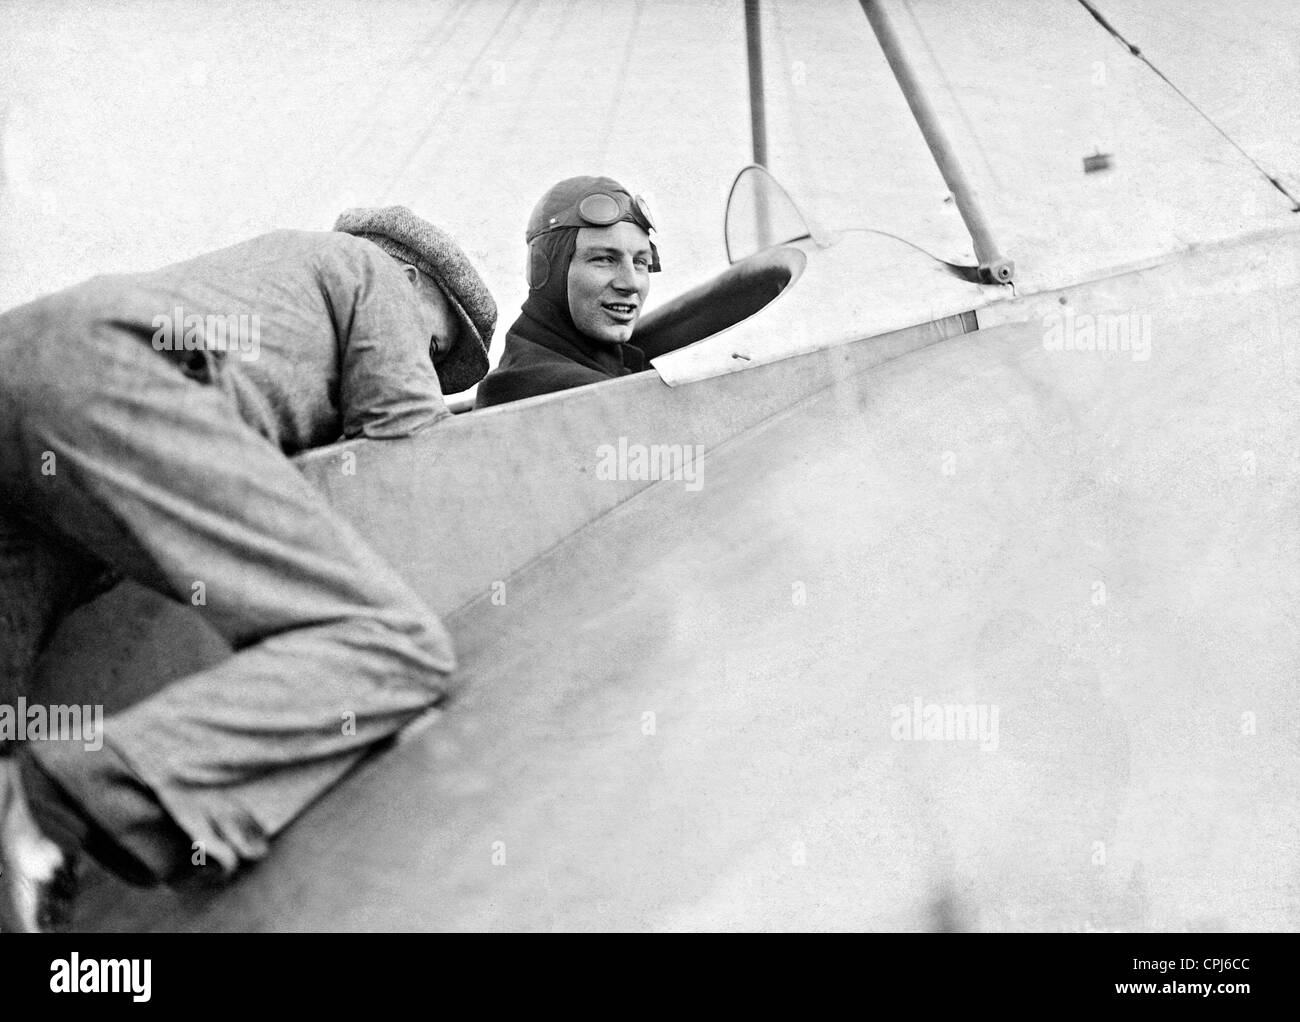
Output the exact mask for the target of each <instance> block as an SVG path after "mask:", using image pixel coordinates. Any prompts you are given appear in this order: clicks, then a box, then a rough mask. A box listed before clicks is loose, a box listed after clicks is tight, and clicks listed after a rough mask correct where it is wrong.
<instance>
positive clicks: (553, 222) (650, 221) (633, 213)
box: [526, 192, 659, 272]
mask: <svg viewBox="0 0 1300 1022" xmlns="http://www.w3.org/2000/svg"><path fill="white" fill-rule="evenodd" d="M620 220H630V221H631V222H632V223H634V224H636V225H637V226H638V227H640V228H642V229H643V230H644V231H645V232H646V233H647V234H649V233H650V232H651V231H653V230H656V227H655V222H654V218H653V217H652V216H651V215H650V207H649V206H648V205H647V204H646V201H645V199H643V198H641V196H639V195H635V196H632V195H628V194H627V193H626V192H592V193H591V194H590V195H585V196H583V197H582V198H581V199H580V200H579V201H578V202H576V203H575V204H574V205H572V206H570V207H569V208H568V209H566V210H562V211H561V212H559V213H557V214H555V216H552V217H548V218H547V221H546V226H545V227H543V228H542V229H541V230H539V231H534V232H533V233H532V234H530V235H529V236H528V238H527V239H526V240H527V241H529V242H531V241H532V240H533V239H534V238H537V237H540V236H541V235H543V234H549V233H550V232H551V231H558V230H562V229H563V228H566V227H608V226H609V225H610V224H616V223H618V222H619V221H620ZM650 248H651V250H652V252H653V254H654V263H653V265H652V266H651V267H650V269H651V271H652V272H653V271H655V270H658V269H659V253H658V251H657V250H656V249H655V245H654V243H653V242H652V243H651V245H650Z"/></svg>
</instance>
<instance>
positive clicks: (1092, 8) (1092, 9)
mask: <svg viewBox="0 0 1300 1022" xmlns="http://www.w3.org/2000/svg"><path fill="white" fill-rule="evenodd" d="M1079 3H1080V5H1082V7H1083V9H1084V10H1086V11H1087V12H1088V13H1089V14H1091V15H1092V16H1093V18H1094V19H1095V20H1096V22H1097V24H1098V25H1100V26H1101V27H1102V28H1104V29H1105V30H1106V31H1107V32H1109V33H1110V34H1111V35H1112V36H1114V37H1115V40H1116V41H1117V42H1118V43H1119V44H1120V45H1121V46H1123V47H1124V48H1125V49H1126V50H1128V51H1129V53H1131V54H1133V56H1135V57H1137V59H1138V60H1140V61H1142V63H1144V64H1145V65H1146V66H1147V67H1149V68H1150V69H1151V70H1152V71H1154V72H1155V73H1156V75H1157V77H1159V78H1160V80H1161V81H1162V82H1164V83H1165V84H1166V85H1168V86H1169V87H1170V88H1171V89H1173V90H1174V92H1176V93H1178V95H1179V96H1180V97H1181V98H1182V100H1183V102H1185V103H1186V104H1187V105H1188V106H1190V107H1191V108H1192V109H1193V110H1195V111H1196V112H1197V113H1198V114H1200V115H1201V116H1202V117H1203V118H1205V120H1206V121H1207V122H1208V123H1209V125H1210V127H1212V128H1213V129H1214V130H1215V131H1217V132H1218V133H1219V134H1220V135H1222V136H1223V137H1224V139H1226V140H1227V142H1228V144H1229V145H1231V146H1232V147H1233V148H1234V149H1236V150H1237V152H1239V153H1241V155H1242V156H1244V157H1246V159H1247V160H1249V161H1250V163H1251V165H1252V166H1253V167H1254V168H1255V169H1256V170H1258V171H1259V172H1260V173H1261V174H1263V175H1264V180H1266V181H1267V182H1268V183H1269V184H1271V185H1272V186H1273V187H1274V188H1276V189H1277V190H1278V191H1279V192H1281V193H1282V194H1283V195H1285V196H1286V197H1287V200H1288V201H1289V202H1290V203H1291V205H1292V210H1291V211H1292V212H1293V213H1300V200H1297V199H1296V197H1295V196H1294V195H1292V194H1291V193H1290V192H1289V191H1287V188H1286V186H1285V185H1284V184H1282V182H1281V181H1279V180H1278V179H1277V178H1276V177H1275V176H1274V175H1272V174H1270V173H1269V172H1268V170H1267V169H1266V168H1265V167H1264V165H1263V164H1261V163H1260V162H1259V161H1258V160H1257V159H1255V157H1253V156H1251V155H1250V153H1248V152H1246V150H1245V149H1243V148H1242V147H1241V146H1240V145H1239V144H1238V143H1237V140H1236V139H1235V138H1233V137H1232V136H1231V135H1229V134H1228V133H1227V132H1226V131H1224V130H1223V128H1221V127H1220V126H1219V125H1218V123H1217V122H1216V121H1215V120H1214V118H1213V117H1211V116H1210V115H1209V114H1207V113H1206V112H1205V111H1204V110H1202V109H1201V108H1200V107H1199V106H1197V105H1196V103H1195V102H1193V101H1192V99H1191V97H1190V96H1188V95H1187V93H1185V92H1183V90H1182V89H1180V88H1179V87H1178V86H1177V85H1175V84H1174V83H1173V82H1171V81H1170V80H1169V77H1168V75H1166V74H1165V73H1164V72H1163V71H1161V70H1160V68H1158V67H1156V66H1155V64H1153V63H1151V61H1150V59H1149V58H1148V57H1147V55H1146V54H1145V53H1143V52H1142V51H1141V50H1140V49H1139V48H1138V47H1137V46H1135V45H1134V44H1133V43H1131V42H1129V41H1128V39H1126V38H1125V37H1124V36H1123V34H1121V33H1120V31H1119V29H1117V28H1115V26H1114V25H1112V24H1111V23H1110V22H1109V21H1107V20H1106V17H1105V15H1103V14H1102V13H1101V11H1099V10H1097V7H1096V5H1095V4H1093V3H1092V2H1091V0H1079Z"/></svg>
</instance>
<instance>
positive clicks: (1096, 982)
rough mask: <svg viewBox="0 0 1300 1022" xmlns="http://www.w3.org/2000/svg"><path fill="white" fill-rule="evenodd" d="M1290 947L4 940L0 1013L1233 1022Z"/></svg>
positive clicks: (456, 938)
mask: <svg viewBox="0 0 1300 1022" xmlns="http://www.w3.org/2000/svg"><path fill="white" fill-rule="evenodd" d="M706 941H707V946H705V942H706ZM1296 951H1297V940H1296V938H1295V935H1292V934H1278V935H1267V934H1181V933H1180V934H1064V935H1050V934H1048V935H1034V934H1010V935H943V934H930V935H902V934H869V935H847V936H840V937H831V936H826V937H822V938H821V939H816V940H810V939H790V938H788V937H785V938H782V937H776V938H773V939H768V940H759V939H754V938H752V937H750V938H746V937H743V936H742V937H739V938H737V939H734V940H731V941H723V940H718V939H711V938H710V937H707V936H704V937H701V936H695V937H685V938H683V939H681V940H677V941H672V940H658V941H651V940H646V939H641V940H623V941H620V940H616V939H610V938H608V937H606V938H603V939H601V940H600V941H599V942H597V941H584V940H582V938H581V937H577V936H570V937H568V938H567V939H563V938H561V939H558V940H551V941H539V940H532V941H529V942H528V943H527V945H523V944H520V943H517V942H516V943H513V944H509V945H507V944H505V943H504V942H502V941H500V940H490V938H488V937H485V936H474V935H434V934H405V935H401V934H358V935H341V934H339V935H330V934H302V935H234V936H217V935H180V936H176V935H162V934H159V935H138V934H133V935H120V936H112V935H103V934H95V935H84V936H70V935H58V936H33V937H22V936H16V935H14V936H9V937H8V939H6V940H4V941H3V946H2V947H0V998H2V999H3V1002H4V1004H5V1007H6V1009H12V1008H15V1007H22V1006H29V1007H34V1008H47V1007H52V1006H56V1005H61V1006H63V1007H72V1008H80V1007H87V1008H95V1007H98V1006H100V1005H101V1004H107V1002H109V1001H112V1002H115V1003H116V1005H120V1006H121V1007H122V1008H124V1009H126V1010H129V1011H154V1010H162V1011H168V1012H170V1011H175V1010H177V1009H190V1008H202V1009H213V1010H217V1011H221V1010H223V1009H229V1010H247V1009H248V1008H249V1007H253V1006H255V1007H257V1008H258V1009H259V1010H261V1009H268V1008H269V1009H275V1008H277V1007H284V1008H286V1009H291V1010H292V1011H293V1012H294V1014H295V1015H301V1014H302V1013H303V1012H304V1011H313V1010H319V1011H321V1012H330V1013H331V1014H337V1013H338V1012H340V1011H342V1010H346V1009H347V1008H349V1007H361V1008H364V1007H367V1006H373V1005H375V1004H376V1003H379V1002H384V1001H389V1000H392V1001H394V1002H401V1001H412V1000H413V1001H415V1002H416V1003H417V1004H426V1005H429V1006H430V1007H432V1006H433V1005H434V1004H437V1003H442V1004H443V1005H444V1006H447V999H448V998H449V997H456V998H457V999H459V997H458V995H462V994H463V995H472V998H473V1003H477V1004H479V1005H480V1007H481V1009H483V1010H492V1009H493V1008H497V1007H500V1006H501V1005H502V1004H504V1003H507V1002H508V1001H509V1000H510V998H511V996H512V995H518V996H520V997H521V998H523V999H524V1000H525V1002H526V1003H527V1002H528V1001H529V1000H530V999H531V1001H532V1003H531V1006H530V1008H529V1010H536V1009H537V1008H539V1007H540V1004H539V1003H537V998H539V997H541V998H542V999H543V1000H547V999H550V997H551V996H552V995H555V994H558V993H559V991H560V990H563V991H564V994H563V997H562V998H561V1001H562V1003H563V1005H564V1007H565V1008H566V1009H571V1008H573V1007H577V1006H581V1004H582V1002H584V1001H590V1003H591V1006H592V1007H593V1008H596V1009H601V1010H602V1013H607V1010H608V1009H611V1008H612V1007H613V1005H614V1004H616V1003H617V1004H623V1005H624V1006H625V1007H630V1006H631V1005H632V1004H634V1003H636V1002H638V1001H640V1002H642V1003H644V1004H645V1006H646V1007H650V1006H651V1005H653V1004H654V1003H655V1001H656V1000H657V999H659V998H663V997H670V998H671V999H672V1000H673V1002H675V1003H677V1004H678V1005H679V1006H680V1003H681V1002H680V1001H678V1000H677V998H679V997H680V996H682V991H683V990H684V989H686V988H690V989H691V990H693V991H698V994H699V996H700V997H701V998H705V997H707V996H708V995H712V996H713V997H714V998H721V999H722V1000H723V1001H724V1002H725V1003H726V1004H727V1005H728V1006H730V1007H731V1008H732V1009H734V1008H735V1006H736V1004H737V1002H738V1001H743V1000H747V999H749V998H750V997H753V998H756V999H758V1000H759V1001H760V1002H762V1003H764V1004H770V1003H771V1000H772V998H773V997H776V996H780V995H783V994H784V995H793V996H795V997H796V998H798V999H801V1001H802V1003H803V1005H804V1006H805V1007H811V1006H813V1005H815V1004H817V1003H820V1002H823V1001H826V1000H827V999H828V998H837V997H843V996H846V995H847V996H851V997H852V998H853V1000H854V1002H855V1003H859V1004H871V1003H880V1004H883V1003H884V1000H886V999H887V1000H890V1001H894V1000H896V999H898V998H901V999H902V1003H905V1004H912V1005H914V1006H916V1007H920V1006H921V1005H924V1006H925V1008H926V1012H927V1014H928V1013H929V1012H930V1011H932V1010H933V1009H935V1008H943V1007H945V1006H950V1007H953V1008H955V1009H956V1008H965V1009H970V1008H972V1007H975V1006H982V1007H983V1008H984V1009H985V1010H989V1009H993V1010H1002V1009H1005V1008H1008V1007H1027V1008H1031V1007H1041V1006H1045V1005H1048V1006H1051V1005H1065V1006H1070V1007H1075V1006H1077V1007H1080V1008H1088V1007H1101V1008H1113V1007H1120V1006H1122V1005H1126V1004H1127V1005H1133V1006H1135V1007H1137V1008H1139V1010H1143V1011H1147V1010H1150V1009H1152V1008H1156V1009H1157V1010H1159V1009H1161V1008H1164V1009H1169V1008H1172V1009H1173V1010H1175V1011H1178V1012H1182V1011H1185V1010H1188V1009H1194V1008H1196V1007H1197V1006H1208V1007H1209V1008H1210V1009H1211V1010H1214V1011H1217V1012H1233V1013H1237V1012H1244V1011H1251V1010H1258V1009H1260V1008H1264V1007H1266V1006H1267V1007H1268V1008H1270V1009H1271V1008H1275V1007H1276V1008H1281V1007H1283V1006H1284V1005H1288V1004H1290V1003H1292V1002H1293V1001H1294V994H1295V979H1294V977H1295V973H1296V967H1295V964H1294V963H1295V961H1296V954H1295V952H1296ZM619 989H623V990H624V991H625V995H626V998H628V1000H624V999H623V998H621V997H620V996H619V995H618V990H619ZM548 991H549V993H546V992H548ZM602 991H612V994H613V996H614V998H615V999H614V1001H610V1000H609V999H608V998H609V997H610V996H611V994H610V993H607V992H602ZM670 991H677V993H670ZM695 997H696V995H695V994H692V1002H693V1003H694V1001H695ZM423 998H435V999H434V1000H422V999H423ZM664 1003H665V1008H667V1006H668V1002H664ZM552 1005H553V1007H558V1006H559V1005H558V1004H556V1003H555V1002H552ZM602 1005H603V1006H604V1008H603V1009H602V1008H601V1006H602ZM8 1017H10V1018H19V1017H21V1016H19V1015H17V1014H9V1015H8Z"/></svg>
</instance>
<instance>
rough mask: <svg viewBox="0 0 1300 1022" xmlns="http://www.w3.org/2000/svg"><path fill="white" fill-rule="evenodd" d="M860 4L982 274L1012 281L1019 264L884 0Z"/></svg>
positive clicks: (997, 280) (1002, 281)
mask: <svg viewBox="0 0 1300 1022" xmlns="http://www.w3.org/2000/svg"><path fill="white" fill-rule="evenodd" d="M860 3H861V4H862V10H863V13H865V14H866V16H867V20H868V21H869V22H870V23H871V28H872V31H874V32H875V33H876V39H877V41H879V43H880V48H881V49H882V50H884V52H885V59H886V60H887V61H889V67H890V70H892V71H893V72H894V78H895V79H897V81H898V86H899V88H900V89H902V90H903V98H904V99H906V100H907V105H908V106H909V107H911V109H912V116H913V117H915V118H916V123H917V126H918V127H920V129H921V134H922V135H924V136H925V144H926V145H928V146H929V147H930V155H931V156H933V157H934V162H935V163H936V164H937V165H938V167H939V173H941V174H942V175H943V179H944V181H945V182H946V183H947V185H948V188H949V190H950V191H951V192H952V196H953V199H955V200H956V202H957V209H958V211H959V212H960V213H961V218H962V220H963V221H965V223H966V229H967V230H968V231H969V232H970V236H971V241H973V242H974V243H975V258H976V259H977V260H978V261H979V268H980V276H981V277H982V278H983V279H984V280H985V281H987V282H988V283H990V284H1010V283H1011V282H1012V280H1013V278H1014V276H1015V268H1016V265H1015V263H1014V262H1012V261H1011V260H1010V259H1008V258H1006V257H1005V256H1003V255H1002V254H1001V253H1000V252H999V251H998V246H997V243H996V242H995V241H994V240H993V232H992V230H990V228H989V224H988V221H987V220H986V219H985V217H984V211H983V210H982V209H981V208H980V204H979V200H978V199H977V198H976V197H975V190H974V189H973V188H972V187H971V184H970V181H969V180H967V178H966V173H965V171H963V170H962V167H961V163H960V162H959V161H958V159H957V154H956V152H955V151H954V150H953V148H952V143H951V142H949V140H948V136H947V135H945V134H944V131H943V127H942V126H941V125H940V123H939V118H938V117H937V116H936V115H935V112H934V107H932V106H931V105H930V101H929V100H928V99H926V97H925V93H924V92H923V91H922V89H921V85H920V82H918V81H917V78H916V75H915V74H913V72H912V66H911V64H909V63H908V61H907V57H906V55H905V54H904V53H903V48H902V46H901V44H900V43H899V41H898V36H897V35H895V34H894V27H893V26H892V25H891V24H890V23H889V17H888V16H887V15H886V14H885V12H884V9H883V8H882V6H881V4H880V0H860Z"/></svg>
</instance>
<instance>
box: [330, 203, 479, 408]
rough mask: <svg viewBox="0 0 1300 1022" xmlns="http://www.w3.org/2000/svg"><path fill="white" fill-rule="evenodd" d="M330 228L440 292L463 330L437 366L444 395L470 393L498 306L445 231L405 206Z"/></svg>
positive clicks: (357, 213) (355, 213)
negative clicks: (370, 245)
mask: <svg viewBox="0 0 1300 1022" xmlns="http://www.w3.org/2000/svg"><path fill="white" fill-rule="evenodd" d="M334 230H336V231H342V232H343V233H345V234H354V235H356V236H357V237H358V238H365V239H366V240H367V241H371V242H374V244H376V245H378V246H379V247H380V248H381V249H383V250H384V251H385V252H387V253H388V254H389V255H391V256H393V257H394V258H396V259H400V260H401V261H402V262H405V263H410V264H411V265H412V266H414V267H416V268H417V269H418V270H420V272H421V273H425V274H428V275H429V276H430V277H432V278H433V280H434V282H435V283H436V284H437V285H438V287H439V288H441V289H442V292H443V294H445V295H446V296H447V298H448V300H449V301H450V302H451V304H452V306H453V307H454V308H455V310H456V315H457V317H458V318H459V319H460V321H461V325H462V327H463V329H462V330H461V334H460V337H459V339H458V340H457V342H456V345H455V347H453V348H452V349H451V352H450V353H449V354H448V355H447V357H446V358H445V359H443V361H442V364H441V365H439V366H438V367H437V369H438V379H439V381H440V382H441V383H442V389H443V392H444V393H446V394H458V393H460V392H461V391H462V390H468V389H469V388H470V387H472V386H474V384H476V383H478V381H479V380H481V379H483V377H484V376H485V375H486V374H487V371H488V345H489V344H491V343H492V331H493V330H494V329H495V327H496V322H497V305H496V302H495V301H493V300H492V295H491V294H490V293H489V292H488V289H487V285H486V284H484V283H483V278H482V277H480V276H479V274H478V271H477V270H475V269H474V267H473V265H472V264H471V263H470V261H469V258H468V257H467V256H466V255H465V253H464V252H463V251H462V250H461V247H460V246H459V245H457V244H456V242H455V241H454V240H453V239H452V237H451V235H449V234H448V233H447V232H446V231H443V230H441V229H440V228H438V227H435V226H434V225H433V224H431V223H429V221H427V220H424V219H422V218H421V217H418V216H416V215H415V214H414V213H412V212H411V211H410V210H409V209H407V208H406V207H405V206H371V207H360V208H356V209H349V210H346V211H344V212H343V213H342V214H340V216H339V218H338V220H337V221H335V223H334Z"/></svg>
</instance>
